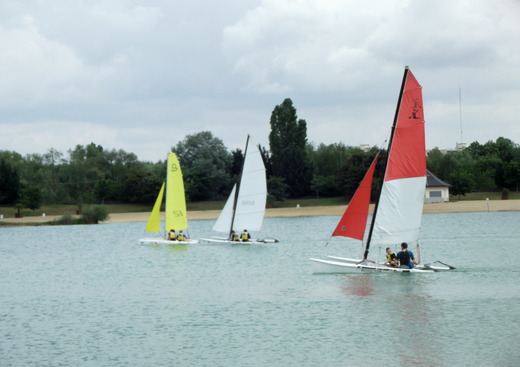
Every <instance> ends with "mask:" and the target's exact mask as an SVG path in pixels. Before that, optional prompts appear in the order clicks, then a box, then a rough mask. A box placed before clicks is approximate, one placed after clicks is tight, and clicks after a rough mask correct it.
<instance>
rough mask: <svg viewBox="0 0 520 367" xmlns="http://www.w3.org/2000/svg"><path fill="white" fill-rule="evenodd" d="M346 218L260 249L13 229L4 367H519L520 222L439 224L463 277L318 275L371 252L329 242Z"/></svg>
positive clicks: (429, 249)
mask: <svg viewBox="0 0 520 367" xmlns="http://www.w3.org/2000/svg"><path fill="white" fill-rule="evenodd" d="M338 219H339V218H338V217H311V218H273V219H266V221H265V229H264V233H265V234H266V235H272V236H274V237H277V238H278V239H280V240H281V242H280V243H278V244H269V245H261V246H244V245H237V246H230V245H210V244H207V245H205V244H200V245H191V246H186V247H173V246H172V247H146V246H141V245H139V244H137V240H138V239H139V238H140V237H142V236H143V235H144V232H143V227H144V223H128V224H126V223H125V224H104V225H93V226H59V227H27V228H0V366H1V367H7V366H15V367H25V366H35V367H36V366H37V367H43V366H53V367H54V366H80V367H82V366H186V367H191V366H226V367H233V366H240V367H243V366H313V367H314V366H379V365H381V364H383V363H385V365H390V366H405V365H406V366H518V365H520V302H519V301H520V284H519V281H520V267H519V264H520V250H519V245H520V240H519V238H520V213H518V212H509V213H474V214H431V215H425V216H424V218H423V230H422V240H421V248H422V254H421V255H422V259H423V262H429V261H433V260H441V261H444V262H447V263H448V264H451V265H454V266H456V267H457V268H458V269H457V270H456V271H454V272H448V273H434V274H397V273H396V274H388V273H384V274H366V273H364V274H352V275H345V274H343V275H341V274H312V266H311V262H310V261H309V257H324V256H326V255H339V256H356V257H358V256H359V254H360V249H359V245H358V244H357V243H355V242H354V241H351V240H348V239H342V238H340V239H337V238H334V239H329V234H330V233H331V232H332V230H333V228H334V226H335V224H336V222H337V220H338ZM212 224H213V221H192V222H191V223H190V225H191V228H190V229H191V234H192V236H193V237H204V236H208V235H210V234H211V231H210V228H211V226H212ZM327 242H328V244H327V246H325V244H326V243H327ZM371 254H372V258H377V257H378V256H381V257H382V256H383V249H379V248H373V249H372V252H371Z"/></svg>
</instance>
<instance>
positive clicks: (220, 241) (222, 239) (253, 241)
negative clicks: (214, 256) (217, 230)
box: [199, 237, 278, 245]
mask: <svg viewBox="0 0 520 367" xmlns="http://www.w3.org/2000/svg"><path fill="white" fill-rule="evenodd" d="M199 241H200V243H215V244H230V245H265V244H266V243H276V242H278V240H276V239H274V238H265V239H259V238H256V239H255V238H252V239H250V240H249V241H245V242H243V241H231V240H229V239H227V238H225V237H210V238H201V239H199Z"/></svg>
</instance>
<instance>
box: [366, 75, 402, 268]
mask: <svg viewBox="0 0 520 367" xmlns="http://www.w3.org/2000/svg"><path fill="white" fill-rule="evenodd" d="M408 71H409V67H408V66H405V67H404V75H403V81H402V83H401V91H400V92H399V99H398V100H397V108H396V109H395V116H394V123H393V124H392V132H391V134H390V140H389V141H388V149H387V152H386V159H385V161H384V167H383V172H384V175H383V180H382V182H381V184H380V185H379V192H378V194H377V200H376V204H375V207H374V214H373V215H372V221H371V223H370V231H369V232H368V238H367V246H366V248H365V253H364V254H363V260H366V259H367V257H368V249H369V248H370V242H371V240H372V232H373V231H374V224H375V222H376V216H377V208H378V206H379V200H380V198H381V192H382V191H383V184H384V183H385V176H386V168H387V166H388V159H389V158H390V150H391V149H392V142H393V141H394V134H395V128H396V126H397V119H398V117H399V112H400V110H401V101H402V99H403V93H404V87H405V85H406V77H407V76H408Z"/></svg>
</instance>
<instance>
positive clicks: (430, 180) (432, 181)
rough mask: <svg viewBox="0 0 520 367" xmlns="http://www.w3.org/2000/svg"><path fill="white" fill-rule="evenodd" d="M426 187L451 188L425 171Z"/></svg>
mask: <svg viewBox="0 0 520 367" xmlns="http://www.w3.org/2000/svg"><path fill="white" fill-rule="evenodd" d="M426 187H451V185H450V184H449V183H446V182H444V181H443V180H441V179H440V178H439V177H437V176H435V175H434V174H433V173H431V172H430V171H429V170H426Z"/></svg>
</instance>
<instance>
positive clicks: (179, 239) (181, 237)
mask: <svg viewBox="0 0 520 367" xmlns="http://www.w3.org/2000/svg"><path fill="white" fill-rule="evenodd" d="M185 239H186V237H184V233H179V234H178V235H177V241H184V240H185Z"/></svg>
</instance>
